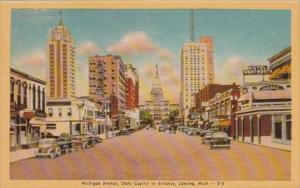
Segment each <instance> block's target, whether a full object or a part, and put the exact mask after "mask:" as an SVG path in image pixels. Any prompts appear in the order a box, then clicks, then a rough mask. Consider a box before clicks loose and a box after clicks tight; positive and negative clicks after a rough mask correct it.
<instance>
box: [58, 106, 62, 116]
mask: <svg viewBox="0 0 300 188" xmlns="http://www.w3.org/2000/svg"><path fill="white" fill-rule="evenodd" d="M58 116H60V117H61V116H62V110H61V108H59V109H58Z"/></svg>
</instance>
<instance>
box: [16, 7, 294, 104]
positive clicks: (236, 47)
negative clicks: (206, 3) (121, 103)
mask: <svg viewBox="0 0 300 188" xmlns="http://www.w3.org/2000/svg"><path fill="white" fill-rule="evenodd" d="M61 11H62V19H63V23H64V25H65V26H66V27H67V28H68V29H69V30H70V32H71V35H72V36H73V38H74V39H75V44H76V66H77V71H76V74H77V78H76V94H77V96H84V95H88V57H89V56H91V55H95V54H97V55H106V54H114V55H117V54H118V55H121V56H122V58H123V60H124V62H125V63H131V64H132V65H133V66H135V67H136V68H137V70H138V73H139V77H140V101H141V103H143V101H145V100H149V99H150V89H151V80H152V77H153V76H154V73H155V64H157V65H158V67H159V72H160V75H161V79H162V83H163V91H164V95H165V98H166V99H169V100H170V101H171V102H172V103H178V102H179V95H180V50H181V47H182V46H183V44H184V43H185V42H189V40H190V11H189V10H183V9H182V10H176V9H174V10H101V9H98V10H74V9H73V10H70V9H68V10H61ZM194 16H195V18H194V20H195V39H196V40H199V37H200V36H211V37H213V40H214V57H215V61H214V67H215V82H216V83H219V84H230V83H233V82H236V83H238V84H239V83H241V82H242V68H243V67H244V66H246V65H249V64H254V65H256V64H267V59H268V58H269V57H271V56H272V55H274V54H276V53H277V52H279V51H281V50H282V49H284V48H286V47H288V46H290V43H291V37H290V33H291V22H290V17H291V14H290V11H289V10H214V9H211V10H205V9H197V10H195V11H194ZM58 23H59V10H49V9H47V10H46V9H45V10H44V9H27V10H26V9H15V10H13V11H12V24H11V27H12V28H11V31H12V34H11V66H12V67H13V68H16V69H18V70H21V71H23V72H25V73H28V74H30V75H32V76H35V77H37V78H40V79H43V80H46V76H45V74H46V68H47V65H46V55H45V54H46V47H47V38H48V36H49V33H50V31H51V29H53V28H54V27H55V26H56V25H57V24H58Z"/></svg>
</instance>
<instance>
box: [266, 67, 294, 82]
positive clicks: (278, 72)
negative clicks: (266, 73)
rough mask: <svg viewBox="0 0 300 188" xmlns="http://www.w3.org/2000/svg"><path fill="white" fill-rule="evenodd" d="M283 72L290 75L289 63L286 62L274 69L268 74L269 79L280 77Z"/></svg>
mask: <svg viewBox="0 0 300 188" xmlns="http://www.w3.org/2000/svg"><path fill="white" fill-rule="evenodd" d="M284 74H288V75H289V76H290V75H291V64H287V65H285V66H282V67H280V68H277V69H274V70H273V72H272V74H271V75H270V77H269V78H270V79H279V78H282V77H283V75H284Z"/></svg>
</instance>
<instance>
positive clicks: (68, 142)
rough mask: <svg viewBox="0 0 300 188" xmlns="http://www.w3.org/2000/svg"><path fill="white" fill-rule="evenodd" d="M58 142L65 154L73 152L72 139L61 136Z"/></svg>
mask: <svg viewBox="0 0 300 188" xmlns="http://www.w3.org/2000/svg"><path fill="white" fill-rule="evenodd" d="M56 141H57V144H58V145H59V147H60V150H61V151H62V152H63V153H69V152H72V148H73V142H72V138H71V137H67V136H60V137H58V138H57V140H56Z"/></svg>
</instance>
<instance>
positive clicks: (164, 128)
mask: <svg viewBox="0 0 300 188" xmlns="http://www.w3.org/2000/svg"><path fill="white" fill-rule="evenodd" d="M165 131H166V127H165V126H164V125H160V126H159V127H158V132H165Z"/></svg>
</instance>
